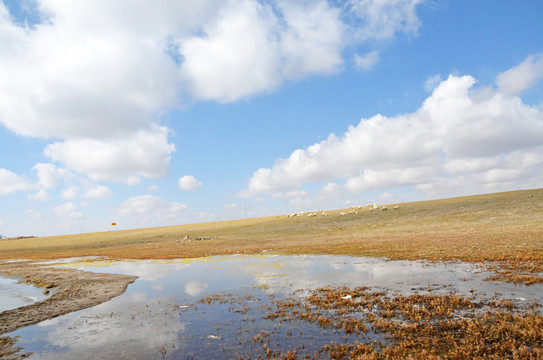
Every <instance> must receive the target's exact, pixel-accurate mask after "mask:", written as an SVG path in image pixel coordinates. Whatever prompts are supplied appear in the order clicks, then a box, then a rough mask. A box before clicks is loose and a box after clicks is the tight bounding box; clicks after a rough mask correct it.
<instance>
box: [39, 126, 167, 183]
mask: <svg viewBox="0 0 543 360" xmlns="http://www.w3.org/2000/svg"><path fill="white" fill-rule="evenodd" d="M167 136H168V130H167V129H166V128H165V127H155V128H153V130H152V131H139V132H137V133H135V134H129V135H127V136H122V137H118V138H116V139H104V140H99V139H83V140H66V141H63V142H56V143H53V144H50V145H47V146H46V148H45V150H44V152H45V155H46V156H48V157H49V158H50V159H51V160H53V161H58V162H61V163H63V164H64V165H66V166H67V167H69V168H71V169H73V170H75V171H77V172H80V173H85V174H87V175H88V176H89V178H90V179H91V180H93V181H102V180H107V181H115V182H123V183H126V184H137V183H139V181H140V180H139V176H146V177H151V178H155V177H160V176H164V175H167V174H168V171H169V163H170V158H171V153H172V152H173V151H175V146H174V145H173V144H169V143H168V142H167Z"/></svg>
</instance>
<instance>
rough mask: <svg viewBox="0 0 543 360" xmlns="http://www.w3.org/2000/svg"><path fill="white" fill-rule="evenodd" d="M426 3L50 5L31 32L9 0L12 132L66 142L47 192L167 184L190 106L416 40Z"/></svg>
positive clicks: (3, 53)
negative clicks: (105, 184)
mask: <svg viewBox="0 0 543 360" xmlns="http://www.w3.org/2000/svg"><path fill="white" fill-rule="evenodd" d="M418 3H419V1H415V0H412V1H408V0H395V1H392V0H388V1H385V2H383V1H362V0H356V1H355V0H352V1H350V2H349V3H348V4H347V5H345V4H342V3H340V4H338V3H337V2H332V1H325V0H316V1H296V2H292V1H286V0H272V1H264V2H263V1H256V0H231V1H219V0H206V1H190V2H158V3H152V4H151V3H148V2H142V1H138V2H118V1H101V2H96V1H93V0H81V1H78V2H77V4H76V3H69V2H66V1H61V0H41V1H37V2H36V3H35V4H37V8H36V9H33V10H32V11H33V13H34V14H35V15H38V17H40V16H41V23H40V22H39V21H38V24H34V25H29V24H25V23H24V22H15V21H14V17H13V16H11V14H9V11H8V8H7V7H6V5H5V4H4V3H2V2H0V24H1V26H0V68H1V69H2V76H1V77H0V123H1V124H2V125H4V126H5V127H6V128H8V129H9V130H11V131H12V132H14V133H17V134H20V135H24V136H31V137H38V138H42V139H46V140H50V139H54V140H52V141H54V143H51V144H48V145H47V146H45V149H44V153H45V155H46V156H47V157H48V158H49V159H50V160H51V161H53V162H56V163H60V164H62V166H63V167H64V168H65V169H64V170H60V169H59V168H56V165H54V164H38V165H36V170H37V171H38V177H39V183H40V186H41V187H42V188H44V189H47V190H48V189H52V188H54V187H55V186H56V184H57V181H58V180H59V179H60V178H61V177H62V176H64V175H63V174H62V171H66V172H67V173H69V172H71V171H73V172H76V173H80V174H85V175H88V176H89V178H90V179H91V180H93V181H113V182H122V183H126V184H137V183H139V181H140V177H149V178H157V177H162V176H165V175H167V173H168V168H169V164H170V157H171V154H172V153H173V152H174V151H175V147H174V145H173V144H171V143H169V142H168V129H167V128H166V127H164V126H161V124H160V121H161V118H162V116H163V115H164V114H165V113H167V111H168V110H169V109H172V108H179V107H181V106H182V102H183V99H184V98H185V97H188V96H190V97H192V98H194V99H197V100H198V99H204V100H215V101H221V102H228V101H235V100H239V99H241V98H245V97H249V96H253V95H255V94H260V93H265V92H269V91H272V90H274V89H276V88H277V87H279V86H280V85H281V84H283V83H285V82H287V81H296V80H299V79H301V78H304V77H307V76H309V75H315V74H316V75H328V74H331V73H334V72H337V71H339V70H341V67H342V65H343V63H344V59H343V53H344V51H345V49H347V48H348V47H350V46H357V45H359V44H360V43H365V42H368V41H372V42H373V41H375V40H384V39H390V38H392V37H393V36H395V34H397V33H399V32H407V33H416V30H417V28H418V23H419V21H418V18H417V16H416V7H417V4H418ZM29 4H34V3H29ZM353 19H354V20H353ZM351 34H354V35H353V36H351ZM371 54H376V53H375V52H374V53H371V52H370V55H371ZM375 61H377V59H376V55H371V56H370V57H369V58H368V59H366V60H365V62H364V61H362V59H360V61H359V63H360V65H361V66H363V67H364V66H365V67H370V66H371V65H372V64H373V63H375ZM3 191H4V192H5V191H7V190H3ZM10 191H11V190H10Z"/></svg>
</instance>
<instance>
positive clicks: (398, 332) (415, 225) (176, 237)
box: [0, 189, 543, 359]
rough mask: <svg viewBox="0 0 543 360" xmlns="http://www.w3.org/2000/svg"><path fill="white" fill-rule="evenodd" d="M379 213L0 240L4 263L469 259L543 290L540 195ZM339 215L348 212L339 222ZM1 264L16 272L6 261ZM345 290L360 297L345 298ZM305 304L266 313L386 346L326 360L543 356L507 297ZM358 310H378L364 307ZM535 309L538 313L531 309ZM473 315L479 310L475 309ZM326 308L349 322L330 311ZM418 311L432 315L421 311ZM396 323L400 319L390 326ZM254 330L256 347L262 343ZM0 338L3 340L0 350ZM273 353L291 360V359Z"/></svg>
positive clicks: (327, 292) (534, 318) (529, 322)
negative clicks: (383, 338)
mask: <svg viewBox="0 0 543 360" xmlns="http://www.w3.org/2000/svg"><path fill="white" fill-rule="evenodd" d="M395 205H399V208H398V209H397V210H393V209H394V206H395ZM387 207H388V210H387V211H378V210H374V211H369V209H368V208H362V209H357V210H356V211H355V209H341V210H333V211H326V213H327V214H328V215H327V216H322V215H320V213H317V214H318V215H317V216H312V217H308V216H295V217H287V216H286V215H282V216H273V217H265V218H255V219H244V220H236V221H222V222H213V223H202V224H190V225H179V226H170V227H162V228H149V229H137V230H124V231H112V232H103V233H89V234H77V235H68V236H55V237H42V238H29V239H19V240H8V241H0V260H2V259H4V260H5V259H55V258H66V257H77V256H104V257H108V258H111V259H171V258H191V257H202V256H210V255H223V254H236V253H243V254H262V253H267V254H270V253H275V254H332V255H353V256H373V257H388V258H391V259H407V260H429V261H440V260H441V261H468V262H477V263H484V265H485V266H486V267H491V268H494V270H495V274H496V275H495V276H494V279H495V280H501V281H512V282H522V283H525V284H527V285H529V284H532V283H536V282H537V283H543V276H541V275H543V189H535V190H527V191H514V192H506V193H497V194H489V195H478V196H469V197H459V198H451V199H444V200H435V201H424V202H412V203H403V204H388V205H387ZM342 212H343V213H345V215H344V216H341V215H340V213H342ZM197 239H206V240H197ZM0 263H1V261H0ZM8 265H9V266H13V264H4V265H3V266H8ZM29 271H30V270H29ZM536 286H540V285H536ZM345 295H349V296H350V299H355V300H356V301H355V300H353V301H351V300H346V298H345ZM309 301H310V304H302V303H299V304H298V303H285V304H281V303H277V309H275V310H274V312H273V313H270V314H269V316H272V317H273V318H274V319H278V320H280V321H290V319H291V318H296V319H299V320H303V321H309V322H312V321H316V322H318V323H319V324H320V325H321V326H323V327H327V326H333V327H334V328H344V331H345V333H352V332H355V331H356V332H360V333H365V332H367V331H369V330H368V329H369V327H368V326H371V331H373V332H376V333H383V334H386V335H387V339H388V340H389V343H387V344H384V345H382V344H380V343H360V344H358V343H356V344H332V345H326V346H324V347H323V351H324V352H325V353H327V354H329V355H330V357H331V358H337V359H343V358H360V359H396V358H435V359H438V358H443V357H444V358H451V359H456V358H458V359H463V358H466V356H471V357H473V358H518V359H536V358H541V356H542V354H543V353H542V352H541V348H542V344H543V334H542V333H541V324H542V317H541V315H540V314H539V313H537V311H536V310H533V311H532V310H525V311H523V312H522V313H519V312H518V311H519V309H516V308H515V307H514V306H515V305H514V304H513V303H512V302H508V301H505V300H504V301H503V302H499V303H495V304H494V303H488V304H487V303H476V302H474V300H473V299H467V298H466V299H464V298H460V297H458V296H457V295H454V294H449V295H441V296H435V295H433V294H430V295H425V296H419V295H413V296H411V297H409V298H401V299H400V298H389V297H384V295H383V294H381V293H372V292H369V290H367V289H362V290H356V289H354V290H353V289H321V290H318V291H317V292H315V293H314V294H313V295H312V296H311V297H310V298H309ZM366 305H367V306H369V308H371V309H374V312H375V313H374V312H370V313H368V312H367V311H366V310H364V309H365V306H366ZM377 305H378V306H377ZM533 306H534V309H536V308H537V306H538V305H537V304H534V305H533ZM298 308H299V309H298ZM479 308H480V309H485V310H484V311H483V310H481V311H478V310H479ZM285 309H287V310H288V311H286V310H285ZM292 309H294V310H292ZM308 309H309V310H311V311H309V310H308ZM328 309H333V310H334V312H333V314H336V315H339V314H342V315H345V316H344V317H341V316H340V317H337V316H336V317H334V316H329V315H330V314H328V313H327V311H328ZM375 309H377V310H375ZM420 309H423V310H425V309H428V313H426V312H424V311H422V310H420ZM472 309H475V310H474V311H472ZM419 310H420V311H419ZM476 310H477V311H476ZM425 311H426V310H425ZM458 311H460V312H465V314H464V316H463V317H458V316H456V315H455V314H456V312H458ZM470 311H472V312H470ZM352 314H354V315H357V316H358V315H360V314H363V316H364V319H363V320H364V321H362V322H361V321H358V322H357V321H355V320H356V319H355V318H353V317H352V316H351V315H352ZM466 314H467V315H466ZM398 319H403V320H402V321H401V322H398V321H397V320H398ZM0 322H1V319H0ZM257 335H258V334H257ZM257 335H255V337H254V339H255V344H254V345H255V346H256V345H257V342H258V341H260V340H259V338H258V336H260V335H258V336H257ZM5 339H6V338H4V341H7V340H9V341H11V340H12V339H9V338H8V339H7V340H5ZM1 341H2V338H0V350H2V349H1V347H2V346H1V345H2V343H1ZM261 343H262V344H263V345H262V346H263V350H262V351H263V353H265V354H269V352H270V351H271V350H270V349H269V348H268V347H267V346H268V343H267V342H265V341H263V340H262V341H261ZM7 345H9V346H8V347H9V349H11V350H10V351H15V350H17V349H16V348H14V346H13V344H12V343H8V344H7ZM13 349H15V350H13ZM489 354H494V355H492V356H489ZM275 355H277V357H278V358H279V356H281V357H282V358H285V359H287V358H289V359H290V358H296V354H291V353H290V352H289V353H288V354H282V353H275ZM493 356H494V357H493ZM0 357H1V356H0Z"/></svg>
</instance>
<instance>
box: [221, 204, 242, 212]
mask: <svg viewBox="0 0 543 360" xmlns="http://www.w3.org/2000/svg"><path fill="white" fill-rule="evenodd" d="M223 207H224V209H225V210H229V211H233V210H237V209H238V207H239V206H238V204H226V205H224V206H223Z"/></svg>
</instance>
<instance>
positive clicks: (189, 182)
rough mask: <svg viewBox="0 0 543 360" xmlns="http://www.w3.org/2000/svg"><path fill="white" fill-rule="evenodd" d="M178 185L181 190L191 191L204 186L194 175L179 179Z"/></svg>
mask: <svg viewBox="0 0 543 360" xmlns="http://www.w3.org/2000/svg"><path fill="white" fill-rule="evenodd" d="M178 185H179V189H181V190H185V191H190V190H195V189H197V188H199V187H200V186H202V182H200V181H199V180H198V179H196V178H195V177H194V176H192V175H185V176H183V177H181V178H180V179H179V182H178Z"/></svg>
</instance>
